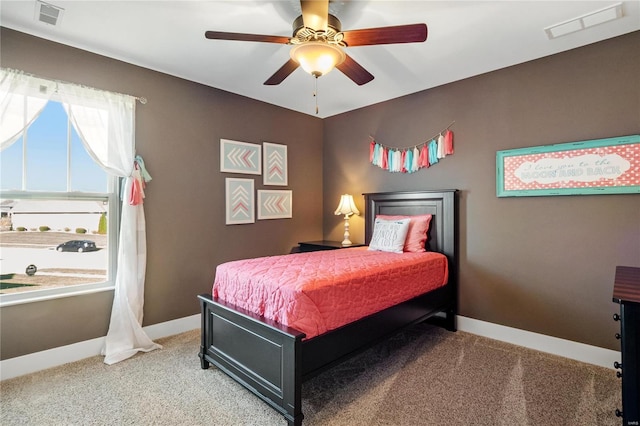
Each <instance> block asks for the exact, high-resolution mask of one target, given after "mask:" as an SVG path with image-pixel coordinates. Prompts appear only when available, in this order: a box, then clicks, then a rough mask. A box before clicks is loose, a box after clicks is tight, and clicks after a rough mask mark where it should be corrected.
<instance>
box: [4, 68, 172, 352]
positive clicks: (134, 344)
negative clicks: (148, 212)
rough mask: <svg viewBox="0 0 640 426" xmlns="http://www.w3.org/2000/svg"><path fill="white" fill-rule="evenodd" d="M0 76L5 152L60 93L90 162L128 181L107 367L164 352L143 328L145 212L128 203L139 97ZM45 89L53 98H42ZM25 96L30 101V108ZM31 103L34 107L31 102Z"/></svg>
mask: <svg viewBox="0 0 640 426" xmlns="http://www.w3.org/2000/svg"><path fill="white" fill-rule="evenodd" d="M0 71H1V72H2V74H1V77H2V80H1V82H2V84H1V85H0V88H1V89H2V91H1V92H0V96H2V98H1V101H2V103H1V104H0V107H1V109H0V113H1V117H0V122H1V123H2V133H0V135H2V139H0V141H1V142H2V148H3V149H4V148H5V147H6V146H9V145H11V143H13V142H15V141H16V140H17V139H19V137H20V135H21V134H22V132H24V130H25V129H26V128H27V127H28V125H29V124H30V123H31V122H33V120H34V119H35V118H36V117H37V115H38V113H39V112H40V111H41V110H42V108H43V107H44V105H45V104H46V103H47V100H48V98H50V97H51V92H53V91H54V90H55V91H56V92H57V93H58V95H59V96H60V97H61V98H62V102H63V104H64V107H65V110H66V111H67V114H68V115H69V117H70V118H71V122H72V123H73V126H74V127H75V129H76V131H77V132H78V134H79V135H80V139H81V140H82V143H83V144H84V146H85V148H86V149H87V151H88V152H89V154H90V155H91V157H92V158H93V159H94V160H95V161H96V162H97V163H98V164H99V165H100V166H101V167H102V168H103V169H104V170H105V171H107V172H108V173H110V174H112V175H116V176H119V177H122V178H123V179H124V192H123V197H122V198H123V199H122V210H121V219H120V237H119V245H118V260H117V262H118V271H117V274H116V284H115V286H116V288H115V294H114V299H113V307H112V310H111V321H110V323H109V331H108V333H107V337H106V340H105V347H104V348H103V351H102V352H103V355H105V359H104V362H105V363H106V364H113V363H116V362H119V361H122V360H124V359H127V358H129V357H131V356H133V355H134V354H135V353H136V352H138V351H143V352H149V351H152V350H154V349H159V348H161V347H162V346H160V345H158V344H156V343H154V342H153V341H151V339H149V337H148V336H147V335H146V334H145V332H144V330H143V329H142V316H143V306H144V280H145V269H146V262H147V245H146V230H145V220H144V209H143V207H142V203H140V204H137V205H131V204H130V203H129V197H130V194H131V190H132V187H133V185H134V179H135V174H136V173H137V172H134V156H135V137H134V136H135V135H134V130H135V126H134V118H135V98H133V97H131V96H127V95H121V94H117V93H110V92H105V91H101V90H95V89H91V88H86V87H82V86H77V85H74V84H68V83H62V82H52V81H47V80H43V79H39V78H35V77H33V76H29V75H25V74H23V73H21V72H15V71H12V70H5V69H2V70H0ZM43 90H44V91H45V94H47V95H48V96H44V95H42V94H41V92H42V91H43ZM14 91H15V92H14ZM25 96H26V97H27V100H28V101H29V103H28V105H29V106H28V107H27V108H26V109H25V108H24V97H25ZM32 98H33V99H34V100H33V106H31V103H30V102H31V101H32ZM43 99H44V100H43ZM20 103H21V107H20V108H18V107H17V105H18V104H20ZM18 123H22V124H20V125H18ZM5 124H7V127H6V130H5ZM5 134H6V136H5Z"/></svg>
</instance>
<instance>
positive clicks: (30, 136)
mask: <svg viewBox="0 0 640 426" xmlns="http://www.w3.org/2000/svg"><path fill="white" fill-rule="evenodd" d="M67 122H68V120H67V114H66V113H65V111H64V108H63V107H62V104H60V103H58V102H53V101H49V103H48V104H47V105H46V106H45V108H44V109H43V111H42V113H41V114H40V116H39V117H38V118H37V119H36V120H35V121H34V122H33V123H32V125H31V126H30V127H29V129H28V133H27V156H26V157H27V158H26V168H27V179H26V180H27V182H26V183H27V187H26V189H27V190H30V191H66V186H67V175H66V173H67V162H68V159H67ZM23 145H24V140H23V138H22V137H21V138H20V139H19V140H18V141H16V142H15V143H14V144H13V145H11V146H10V147H9V148H7V149H5V150H4V151H2V152H0V187H1V189H2V190H20V189H21V181H22V167H23V166H22V164H23V153H22V151H23ZM70 172H71V190H72V191H83V192H106V191H107V178H106V174H105V172H103V171H102V169H101V168H100V167H99V166H98V165H97V164H96V163H95V162H94V161H93V159H92V158H91V157H90V156H89V154H88V153H87V151H86V150H85V148H84V146H83V145H82V142H81V141H80V137H79V136H78V134H77V133H76V131H75V129H73V127H72V133H71V167H70Z"/></svg>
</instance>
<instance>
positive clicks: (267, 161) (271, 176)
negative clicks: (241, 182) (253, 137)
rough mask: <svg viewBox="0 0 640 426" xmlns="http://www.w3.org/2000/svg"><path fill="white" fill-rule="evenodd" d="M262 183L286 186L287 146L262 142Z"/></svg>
mask: <svg viewBox="0 0 640 426" xmlns="http://www.w3.org/2000/svg"><path fill="white" fill-rule="evenodd" d="M262 145H263V147H264V156H263V161H262V162H263V166H264V174H263V175H262V183H264V184H265V185H278V186H287V172H288V166H287V146H286V145H278V144H275V143H270V142H264V143H263V144H262Z"/></svg>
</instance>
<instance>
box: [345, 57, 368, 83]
mask: <svg viewBox="0 0 640 426" xmlns="http://www.w3.org/2000/svg"><path fill="white" fill-rule="evenodd" d="M336 68H338V69H339V70H340V71H342V73H343V74H344V75H346V76H347V77H349V78H350V79H351V80H353V82H354V83H356V84H357V85H358V86H362V85H363V84H367V83H368V82H370V81H371V80H373V75H372V74H371V73H370V72H369V71H367V70H365V69H364V68H363V67H362V65H360V64H359V63H357V62H356V61H354V60H353V58H352V57H351V56H349V55H347V57H346V58H345V60H344V62H342V63H341V64H340V65H336Z"/></svg>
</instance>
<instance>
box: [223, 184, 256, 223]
mask: <svg viewBox="0 0 640 426" xmlns="http://www.w3.org/2000/svg"><path fill="white" fill-rule="evenodd" d="M225 198H226V203H225V207H226V215H225V216H226V222H225V223H226V224H227V225H238V224H242V223H254V222H255V221H256V220H255V213H254V212H255V197H254V192H253V179H238V178H227V179H225Z"/></svg>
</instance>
